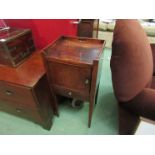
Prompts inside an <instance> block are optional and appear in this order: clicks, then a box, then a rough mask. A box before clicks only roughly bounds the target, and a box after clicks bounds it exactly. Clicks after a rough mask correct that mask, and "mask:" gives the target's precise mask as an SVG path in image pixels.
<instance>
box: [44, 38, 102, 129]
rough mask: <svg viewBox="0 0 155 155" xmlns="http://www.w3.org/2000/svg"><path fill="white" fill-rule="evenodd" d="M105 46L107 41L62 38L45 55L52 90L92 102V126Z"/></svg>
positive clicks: (89, 122) (45, 51) (89, 123)
mask: <svg viewBox="0 0 155 155" xmlns="http://www.w3.org/2000/svg"><path fill="white" fill-rule="evenodd" d="M104 45H105V41H104V40H98V39H90V38H82V37H69V36H62V37H60V38H59V39H57V40H56V41H55V42H53V43H52V44H50V45H48V46H47V47H46V48H44V49H43V50H44V52H43V53H42V54H43V60H44V64H45V68H46V72H47V76H48V80H49V84H50V88H51V90H52V91H53V92H54V93H55V94H58V95H62V96H67V97H71V98H76V99H81V100H86V101H89V120H88V126H89V127H90V125H91V119H92V113H93V107H94V103H95V98H96V96H97V95H96V94H97V90H98V86H99V81H100V71H101V67H102V60H101V59H100V58H101V54H102V52H103V48H104ZM100 60H101V61H100ZM57 112H58V109H57Z"/></svg>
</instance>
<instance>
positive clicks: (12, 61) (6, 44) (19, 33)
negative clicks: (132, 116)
mask: <svg viewBox="0 0 155 155" xmlns="http://www.w3.org/2000/svg"><path fill="white" fill-rule="evenodd" d="M34 50H35V46H34V42H33V38H32V33H31V30H29V29H15V28H9V29H6V30H0V64H3V65H8V66H11V67H17V66H18V65H19V64H21V63H22V62H23V61H24V60H25V59H26V58H27V57H28V56H29V55H31V53H32V52H33V51H34Z"/></svg>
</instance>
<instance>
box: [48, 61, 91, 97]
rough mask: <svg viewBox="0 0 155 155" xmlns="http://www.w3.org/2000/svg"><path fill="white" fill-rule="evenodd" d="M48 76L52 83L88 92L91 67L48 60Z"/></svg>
mask: <svg viewBox="0 0 155 155" xmlns="http://www.w3.org/2000/svg"><path fill="white" fill-rule="evenodd" d="M48 67H49V74H50V75H49V76H50V80H51V84H52V85H56V86H61V87H63V88H67V89H70V90H73V91H74V90H75V91H78V92H81V93H85V94H89V91H90V83H91V69H90V68H89V67H81V66H74V65H71V64H63V63H57V62H49V63H48Z"/></svg>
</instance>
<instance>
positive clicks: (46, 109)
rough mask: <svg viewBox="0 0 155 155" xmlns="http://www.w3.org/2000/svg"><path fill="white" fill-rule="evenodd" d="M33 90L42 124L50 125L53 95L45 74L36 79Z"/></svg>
mask: <svg viewBox="0 0 155 155" xmlns="http://www.w3.org/2000/svg"><path fill="white" fill-rule="evenodd" d="M33 92H34V96H35V98H36V100H37V103H38V108H39V111H40V115H41V116H42V120H43V122H42V123H43V126H45V127H46V126H51V125H52V118H53V96H52V94H51V92H50V88H49V85H48V82H47V77H46V75H44V76H43V77H42V78H41V79H40V80H39V81H38V83H37V84H36V86H35V87H34V90H33ZM49 128H50V127H49Z"/></svg>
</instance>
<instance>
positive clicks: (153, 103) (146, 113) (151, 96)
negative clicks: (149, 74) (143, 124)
mask: <svg viewBox="0 0 155 155" xmlns="http://www.w3.org/2000/svg"><path fill="white" fill-rule="evenodd" d="M120 104H121V103H120ZM121 105H122V106H123V107H124V108H126V109H127V110H129V111H131V112H134V113H135V114H137V115H139V116H143V117H145V118H149V119H151V120H155V89H150V88H145V89H144V90H143V91H142V92H141V93H140V94H138V95H137V96H136V97H135V98H133V99H132V100H130V101H128V102H125V103H124V104H121Z"/></svg>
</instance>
